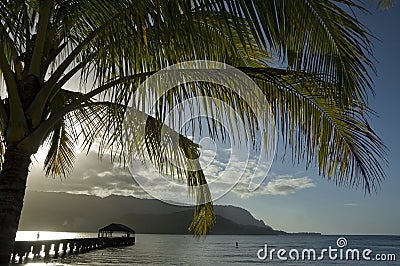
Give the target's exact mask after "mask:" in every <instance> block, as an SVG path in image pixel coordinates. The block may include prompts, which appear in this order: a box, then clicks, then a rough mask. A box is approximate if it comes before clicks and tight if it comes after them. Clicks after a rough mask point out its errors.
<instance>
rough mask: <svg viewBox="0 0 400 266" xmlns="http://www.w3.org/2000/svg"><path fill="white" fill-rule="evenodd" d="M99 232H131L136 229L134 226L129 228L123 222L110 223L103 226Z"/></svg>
mask: <svg viewBox="0 0 400 266" xmlns="http://www.w3.org/2000/svg"><path fill="white" fill-rule="evenodd" d="M99 232H129V233H135V230H133V229H132V228H129V227H128V226H126V225H123V224H115V223H112V224H109V225H107V226H105V227H103V228H100V229H99Z"/></svg>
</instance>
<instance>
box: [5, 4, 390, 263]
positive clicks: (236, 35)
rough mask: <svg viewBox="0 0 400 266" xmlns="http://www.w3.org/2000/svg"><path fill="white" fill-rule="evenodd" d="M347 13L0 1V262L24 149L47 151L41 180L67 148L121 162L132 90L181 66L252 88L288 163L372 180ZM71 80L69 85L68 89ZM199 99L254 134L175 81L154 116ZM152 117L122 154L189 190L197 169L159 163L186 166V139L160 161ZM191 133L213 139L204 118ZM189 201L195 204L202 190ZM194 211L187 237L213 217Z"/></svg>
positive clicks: (364, 44) (189, 153)
mask: <svg viewBox="0 0 400 266" xmlns="http://www.w3.org/2000/svg"><path fill="white" fill-rule="evenodd" d="M353 10H364V9H363V7H362V6H359V5H358V4H356V3H355V1H354V2H353V1H348V0H337V1H333V0H332V1H328V0H298V1H292V0H288V1H285V0H271V1H239V0H232V1H223V0H196V1H178V0H168V1H158V0H142V1H133V0H102V1H99V0H84V1H83V0H73V1H67V0H13V1H7V0H5V1H1V3H0V42H1V48H0V70H1V72H0V73H1V75H0V76H1V77H2V81H3V91H2V94H1V95H2V101H1V103H0V132H1V135H0V136H1V143H0V145H1V153H2V156H1V159H2V160H1V167H2V168H1V169H2V170H1V174H0V191H1V194H0V246H1V247H2V248H1V251H0V264H6V263H8V260H9V258H10V253H11V252H12V247H13V241H14V238H15V234H16V230H17V228H18V222H19V217H20V212H21V209H22V206H23V200H24V194H25V187H26V182H27V177H28V172H29V166H30V165H31V156H32V155H34V154H35V153H36V152H37V151H38V148H39V147H41V146H42V145H44V144H46V143H47V146H48V147H49V149H48V155H47V157H46V160H45V164H44V170H45V173H46V174H47V175H50V176H54V175H58V176H65V175H67V174H68V173H69V172H70V170H71V168H72V167H73V161H74V159H73V158H74V150H75V147H76V143H77V142H78V141H81V143H82V145H83V147H84V148H85V149H87V150H88V149H90V148H91V146H92V145H93V144H97V145H98V147H99V154H100V156H101V155H103V154H105V153H107V154H108V153H109V154H113V156H112V158H113V159H115V160H118V159H119V160H121V161H122V162H123V161H124V157H123V156H122V153H121V150H122V149H123V141H122V139H123V138H122V131H123V130H122V125H123V121H124V117H125V114H126V112H127V106H128V103H129V101H130V100H131V99H132V95H133V93H134V92H135V88H137V86H138V85H139V84H140V82H142V81H143V80H144V79H145V78H146V77H148V76H150V75H152V74H153V73H155V72H156V71H158V70H160V69H162V68H164V67H166V66H169V65H171V64H174V63H179V62H182V61H187V60H193V59H208V60H214V61H219V62H225V63H227V64H230V65H232V66H234V67H237V68H238V69H240V70H241V71H243V72H244V73H246V74H247V75H248V76H250V77H251V78H252V79H253V80H254V81H255V82H256V83H257V84H258V85H259V87H260V88H261V90H262V93H263V94H264V96H265V97H266V99H267V100H268V102H269V103H270V105H271V106H272V112H273V116H274V119H275V120H276V121H275V122H276V123H277V125H278V126H279V127H280V130H281V136H282V137H281V138H282V142H283V143H284V146H285V147H286V146H288V147H291V148H292V150H293V152H292V154H293V159H294V160H304V161H306V163H307V165H311V164H312V163H314V164H315V165H316V167H317V168H318V169H319V172H320V174H321V176H326V177H327V178H329V179H333V180H335V182H336V183H337V184H349V185H351V186H353V185H354V186H357V185H361V186H363V187H364V189H365V190H366V191H367V192H369V191H371V190H373V189H375V188H376V187H377V185H379V183H380V182H381V179H382V178H383V176H384V173H383V171H382V167H381V164H382V161H384V146H383V144H382V142H381V140H380V139H379V137H378V136H376V134H375V133H374V132H373V130H372V129H371V127H370V126H369V124H368V122H367V120H366V117H367V115H368V114H369V113H370V112H371V110H370V109H369V107H368V95H369V94H370V92H372V80H371V76H370V74H371V73H373V71H374V67H373V63H372V62H371V60H370V58H371V43H370V40H369V38H370V35H369V33H368V31H367V29H366V28H365V27H364V26H363V25H362V24H361V23H360V22H359V21H358V20H357V19H356V18H355V16H354V15H352V14H353V13H352V11H353ZM182 33H185V34H182ZM276 66H279V67H276ZM71 79H74V80H78V81H79V82H80V85H79V86H77V88H72V89H68V88H71V86H72V84H74V83H68V82H69V81H70V80H71ZM199 95H200V96H201V95H207V96H211V97H215V98H218V99H220V100H222V101H225V102H227V103H228V104H229V105H230V106H234V107H235V109H237V110H238V112H239V113H240V114H241V115H242V117H244V118H245V119H247V120H248V121H249V125H251V126H250V127H251V130H252V131H253V132H256V131H257V129H258V126H257V123H251V121H252V120H254V117H253V116H252V112H251V110H249V108H248V106H247V105H246V103H244V102H243V101H241V100H240V96H239V95H237V94H235V93H233V92H231V91H229V90H228V89H223V88H216V86H212V85H208V86H202V85H201V84H193V85H191V86H185V87H184V88H183V89H182V88H181V89H176V90H171V92H170V93H169V94H168V95H167V96H166V99H165V100H166V102H165V105H164V107H165V108H172V106H173V105H174V104H176V102H177V101H178V100H173V99H181V100H182V99H183V98H185V99H186V98H190V97H193V96H199ZM167 102H168V104H167ZM205 106H206V108H212V107H211V106H208V107H207V104H205ZM137 111H138V112H140V110H137ZM227 117H228V119H229V120H230V121H231V122H232V123H233V124H235V123H237V121H235V120H234V119H233V118H232V117H231V116H229V115H228V116H227ZM163 121H164V120H163V117H162V115H161V116H153V117H152V116H149V115H147V123H146V125H145V127H146V130H145V135H144V142H142V143H141V145H138V146H137V147H135V150H136V152H137V151H138V150H139V153H140V151H142V155H144V156H147V158H148V159H150V160H151V161H152V162H153V163H154V164H155V165H156V166H158V169H159V170H160V171H161V172H167V173H173V174H174V175H181V176H183V177H185V178H186V179H187V182H188V184H189V185H190V186H194V187H196V186H198V185H201V184H206V179H205V176H204V173H203V172H202V170H201V169H197V170H193V171H177V172H174V171H173V168H171V167H163V165H164V164H165V160H164V159H165V157H168V156H174V153H181V154H182V155H184V156H185V157H187V158H190V159H194V160H197V159H198V157H199V155H198V150H197V149H198V146H197V144H196V143H194V142H192V141H191V140H189V139H188V138H186V137H185V136H184V135H182V134H181V132H175V133H174V134H179V149H178V150H177V151H172V150H170V151H169V152H168V153H167V154H165V153H163V152H164V151H161V150H160V136H159V131H160V128H161V127H162V126H163ZM202 126H203V127H206V128H208V130H210V131H212V132H214V133H215V134H216V135H218V134H221V131H218V130H214V129H213V123H208V124H207V125H204V124H203V125H202ZM170 130H171V131H173V129H170ZM234 134H238V132H234ZM286 144H287V145H286ZM144 151H146V152H147V153H145V152H144ZM181 163H184V161H183V160H182V162H181ZM197 197H198V198H201V197H209V194H208V191H207V189H205V191H203V192H200V193H198V194H197ZM199 202H200V203H199V204H198V206H197V207H196V209H195V213H194V219H193V222H192V225H191V229H192V230H193V231H194V233H195V234H205V233H206V231H207V230H208V229H209V228H210V227H211V226H212V224H213V223H214V222H215V216H214V213H213V209H212V205H211V203H210V202H203V201H199Z"/></svg>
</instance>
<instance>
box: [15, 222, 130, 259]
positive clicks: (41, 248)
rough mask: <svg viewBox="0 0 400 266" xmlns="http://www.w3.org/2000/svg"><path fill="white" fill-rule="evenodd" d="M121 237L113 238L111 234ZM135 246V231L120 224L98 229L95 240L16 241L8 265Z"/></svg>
mask: <svg viewBox="0 0 400 266" xmlns="http://www.w3.org/2000/svg"><path fill="white" fill-rule="evenodd" d="M115 232H117V233H121V232H122V236H118V237H113V233H115ZM134 244H135V231H134V230H132V229H130V228H129V227H126V226H124V225H121V224H110V225H108V226H106V227H103V228H101V229H99V233H98V237H95V238H72V239H55V240H33V241H16V242H15V243H14V249H13V253H12V256H11V260H10V263H25V262H28V261H30V260H31V259H32V260H33V261H35V260H38V259H40V258H43V259H44V260H45V261H46V260H49V259H50V258H53V259H57V258H60V257H61V258H63V257H65V256H67V255H74V254H79V253H86V252H89V251H92V250H97V249H104V248H108V247H124V246H132V245H134Z"/></svg>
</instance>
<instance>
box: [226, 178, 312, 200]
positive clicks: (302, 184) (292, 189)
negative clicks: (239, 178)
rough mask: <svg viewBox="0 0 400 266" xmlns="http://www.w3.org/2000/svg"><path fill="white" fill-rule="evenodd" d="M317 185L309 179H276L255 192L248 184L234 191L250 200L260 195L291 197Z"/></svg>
mask: <svg viewBox="0 0 400 266" xmlns="http://www.w3.org/2000/svg"><path fill="white" fill-rule="evenodd" d="M313 187H315V184H314V182H313V180H312V179H311V178H309V177H299V178H282V177H278V178H274V179H272V180H270V181H269V182H267V183H266V184H262V185H261V186H260V187H258V188H257V189H256V190H255V191H250V190H249V186H248V184H245V183H239V184H238V185H237V186H236V187H235V188H234V190H233V192H234V193H237V194H238V195H239V196H240V197H241V198H249V197H252V196H258V195H289V194H294V193H296V192H298V191H300V190H303V189H307V188H313Z"/></svg>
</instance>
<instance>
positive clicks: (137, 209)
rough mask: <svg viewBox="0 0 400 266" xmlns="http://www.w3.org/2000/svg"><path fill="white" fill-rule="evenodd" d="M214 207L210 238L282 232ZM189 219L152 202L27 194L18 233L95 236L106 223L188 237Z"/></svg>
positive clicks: (243, 213)
mask: <svg viewBox="0 0 400 266" xmlns="http://www.w3.org/2000/svg"><path fill="white" fill-rule="evenodd" d="M214 208H215V213H216V218H217V223H216V225H215V226H214V227H213V228H212V230H211V231H210V234H285V232H283V231H279V230H274V229H273V228H272V227H270V226H268V225H265V223H264V222H263V221H262V220H257V219H256V218H254V216H253V215H252V214H251V213H250V212H249V211H247V210H245V209H243V208H240V207H236V206H231V205H215V206H214ZM192 216H193V207H190V206H188V207H181V206H175V205H171V204H168V203H165V202H162V201H159V200H156V199H139V198H135V197H133V196H121V195H111V196H108V197H105V198H101V197H98V196H94V195H85V194H70V193H65V192H37V191H27V192H26V196H25V204H24V208H23V210H22V214H21V219H20V224H19V230H39V231H40V230H47V231H76V232H95V231H97V229H98V228H100V227H102V226H104V225H106V224H109V223H112V222H118V223H123V224H126V225H128V226H131V227H132V228H134V229H135V230H136V232H137V233H159V234H191V232H190V231H189V230H188V226H189V225H190V222H191V219H192ZM160 221H162V222H160Z"/></svg>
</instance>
